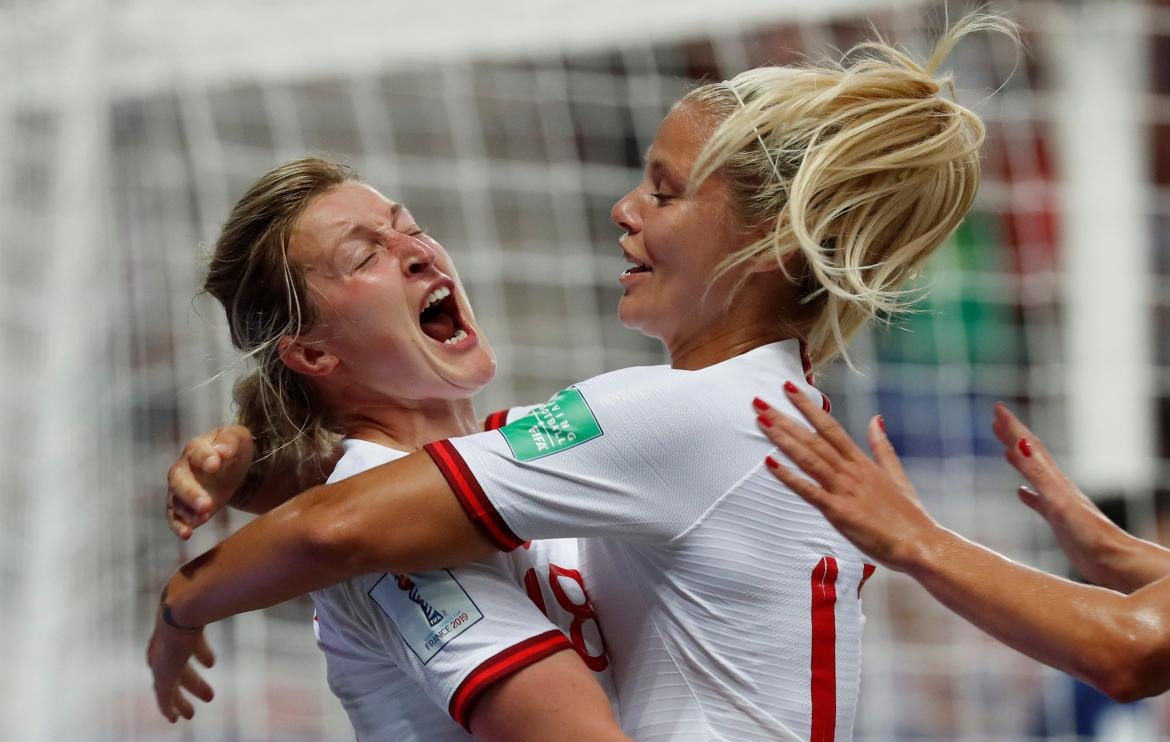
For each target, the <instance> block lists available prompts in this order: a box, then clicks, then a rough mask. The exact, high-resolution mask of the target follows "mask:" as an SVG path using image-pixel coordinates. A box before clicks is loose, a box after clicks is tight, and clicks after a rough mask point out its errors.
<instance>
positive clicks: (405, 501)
mask: <svg viewBox="0 0 1170 742" xmlns="http://www.w3.org/2000/svg"><path fill="white" fill-rule="evenodd" d="M494 551H495V548H494V547H493V546H492V544H491V543H490V542H489V541H487V539H486V538H485V537H484V536H482V535H481V534H480V533H479V532H478V531H477V530H476V528H475V526H474V525H472V523H471V522H470V521H469V520H468V519H467V517H466V515H464V513H463V510H462V508H461V507H460V505H459V503H458V501H457V500H456V499H455V496H454V494H453V493H452V492H451V490H450V488H449V487H448V486H447V483H446V481H445V480H444V479H443V478H442V475H441V474H439V472H438V470H437V469H436V468H435V467H434V464H432V463H431V461H430V459H429V458H427V457H426V455H425V454H415V455H412V456H408V457H406V458H404V459H400V460H398V461H395V462H391V463H390V464H386V465H384V466H380V467H376V468H374V469H371V470H370V471H367V472H364V473H362V474H359V475H357V476H355V477H350V478H349V479H346V480H344V481H341V482H338V483H336V484H331V485H326V486H323V487H317V488H314V489H312V490H309V491H308V492H306V493H304V494H302V495H299V496H297V497H295V498H293V499H292V500H290V501H289V502H287V503H285V504H284V505H281V506H280V507H277V508H276V509H274V510H272V511H271V512H269V513H267V514H265V515H262V516H260V517H259V518H256V519H255V520H254V521H252V522H251V523H249V524H247V525H246V526H244V527H243V528H241V529H240V530H239V531H237V532H236V533H235V534H233V535H232V536H230V537H229V538H227V539H225V540H224V541H223V542H222V543H221V544H219V545H218V546H216V547H215V548H213V549H211V550H210V551H208V552H206V553H205V554H203V555H201V556H199V557H197V558H196V559H194V560H192V561H191V562H189V563H187V564H186V565H184V566H183V567H182V568H181V569H180V570H179V572H178V573H177V574H176V575H175V576H174V577H172V578H171V582H170V583H169V585H168V600H169V602H170V605H171V608H172V610H173V612H174V616H175V618H176V620H178V621H179V623H181V624H184V625H188V626H201V625H204V624H207V623H211V622H213V621H219V620H221V619H224V618H227V617H228V616H231V615H235V614H237V613H243V612H246V611H251V610H256V609H259V608H266V607H268V606H271V605H275V604H277V603H280V602H281V601H284V600H288V599H289V598H292V597H295V596H297V595H303V594H305V593H307V592H311V591H313V590H318V589H321V588H323V587H327V586H329V585H332V584H335V583H338V582H341V581H343V580H347V579H349V578H352V577H356V576H358V575H361V574H365V573H368V572H414V571H419V570H424V569H436V568H439V567H445V566H449V565H452V564H462V563H464V562H468V561H471V560H474V559H479V558H481V557H484V556H487V555H488V554H491V553H492V552H494Z"/></svg>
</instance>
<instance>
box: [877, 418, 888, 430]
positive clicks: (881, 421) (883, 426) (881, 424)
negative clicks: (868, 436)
mask: <svg viewBox="0 0 1170 742" xmlns="http://www.w3.org/2000/svg"><path fill="white" fill-rule="evenodd" d="M878 427H879V428H881V429H882V432H883V433H884V432H886V419H885V418H884V417H882V416H881V415H878Z"/></svg>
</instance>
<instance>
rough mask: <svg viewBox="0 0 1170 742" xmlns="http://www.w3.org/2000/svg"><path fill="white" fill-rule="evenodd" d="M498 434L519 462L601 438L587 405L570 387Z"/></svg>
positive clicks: (599, 426) (579, 394)
mask: <svg viewBox="0 0 1170 742" xmlns="http://www.w3.org/2000/svg"><path fill="white" fill-rule="evenodd" d="M500 432H501V433H503V434H504V439H505V440H507V441H508V447H509V448H511V449H512V456H513V457H515V458H516V459H517V460H518V461H532V460H533V459H539V458H541V457H542V456H548V455H549V454H554V453H557V452H559V451H567V450H568V449H570V448H572V447H573V446H579V445H581V444H582V443H584V442H585V441H589V440H593V439H594V438H597V437H598V436H600V435H602V430H601V425H600V424H599V423H598V422H597V418H596V417H594V416H593V410H591V409H589V403H588V402H586V401H585V397H583V396H581V392H579V391H578V390H576V389H574V388H572V387H570V388H568V389H563V390H561V391H559V392H557V393H556V394H554V395H553V397H552V399H550V400H549V401H547V402H545V403H544V404H542V405H538V406H537V407H536V408H534V409H533V410H532V412H529V413H528V414H527V415H525V416H524V417H522V418H520V419H519V420H515V421H513V422H511V423H508V424H507V425H505V426H504V427H502V428H500Z"/></svg>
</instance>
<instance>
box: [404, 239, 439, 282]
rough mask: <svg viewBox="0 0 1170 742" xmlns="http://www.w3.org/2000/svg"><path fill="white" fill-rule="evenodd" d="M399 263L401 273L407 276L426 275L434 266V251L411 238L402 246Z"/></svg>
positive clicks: (418, 240) (423, 243)
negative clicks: (400, 264)
mask: <svg viewBox="0 0 1170 742" xmlns="http://www.w3.org/2000/svg"><path fill="white" fill-rule="evenodd" d="M401 263H402V272H403V273H405V274H406V275H407V276H410V275H414V274H417V273H426V272H427V271H429V270H430V269H431V268H432V267H433V266H434V265H435V251H434V249H433V248H432V247H431V246H430V245H428V244H427V243H425V242H423V241H422V240H420V239H418V238H417V237H412V238H411V239H409V240H407V241H406V244H404V245H403V246H402V258H401Z"/></svg>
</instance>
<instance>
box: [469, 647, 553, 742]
mask: <svg viewBox="0 0 1170 742" xmlns="http://www.w3.org/2000/svg"><path fill="white" fill-rule="evenodd" d="M572 648H573V645H572V644H571V643H570V642H569V639H568V637H566V636H565V635H564V634H563V633H561V632H560V631H559V630H557V629H552V630H550V631H546V632H544V633H543V634H538V635H537V636H533V637H530V638H528V639H525V640H524V641H522V642H520V643H519V644H514V645H512V646H510V647H508V648H507V649H505V650H503V651H502V652H500V653H499V654H496V655H494V656H492V657H489V658H488V659H486V660H484V661H483V662H482V663H481V664H480V665H479V667H477V668H475V669H474V670H472V671H471V673H470V674H469V675H468V676H467V677H466V678H464V679H463V682H462V683H460V684H459V687H458V688H456V689H455V693H454V695H452V696H451V703H450V705H449V707H448V711H449V712H450V713H451V718H452V719H454V720H455V721H457V722H458V723H459V724H460V726H462V727H463V728H464V729H466V730H467V731H469V732H470V731H471V727H470V726H468V716H467V714H468V711H470V710H471V706H472V704H473V703H475V701H476V699H478V698H479V695H480V694H481V693H483V692H484V691H485V690H487V689H488V688H489V687H490V686H491V685H492V684H493V683H496V682H498V681H500V680H503V679H504V678H506V677H508V676H509V675H511V674H512V673H514V672H516V671H517V670H521V669H523V668H525V667H528V666H529V665H532V664H535V663H537V662H539V661H541V660H543V659H544V658H545V657H548V656H549V655H551V654H555V653H556V652H560V651H561V650H563V649H572Z"/></svg>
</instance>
